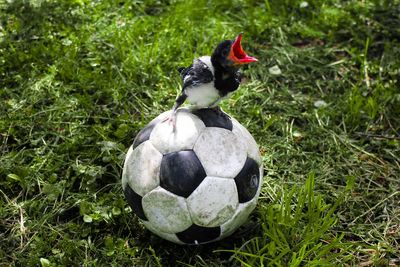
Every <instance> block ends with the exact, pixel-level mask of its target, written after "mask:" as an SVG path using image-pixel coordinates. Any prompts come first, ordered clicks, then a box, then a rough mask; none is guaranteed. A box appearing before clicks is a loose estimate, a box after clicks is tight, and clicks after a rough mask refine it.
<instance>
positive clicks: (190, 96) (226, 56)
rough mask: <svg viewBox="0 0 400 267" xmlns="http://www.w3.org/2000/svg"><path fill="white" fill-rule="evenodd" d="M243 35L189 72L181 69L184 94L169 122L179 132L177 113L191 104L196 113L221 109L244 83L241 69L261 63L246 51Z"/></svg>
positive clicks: (199, 60) (226, 42) (221, 45)
mask: <svg viewBox="0 0 400 267" xmlns="http://www.w3.org/2000/svg"><path fill="white" fill-rule="evenodd" d="M242 36H243V33H240V34H239V35H238V36H237V37H236V38H235V39H234V40H224V41H222V42H220V43H219V44H218V45H217V46H216V48H215V49H214V51H213V53H212V54H211V56H201V57H199V58H196V59H194V60H193V63H192V64H191V65H190V66H189V67H186V68H179V69H178V71H179V72H180V75H181V78H182V83H183V84H182V91H181V93H180V94H179V96H178V97H177V98H176V100H175V103H174V106H173V108H172V112H171V115H170V116H168V117H167V118H166V119H165V121H169V122H171V123H172V125H173V126H174V128H175V120H176V112H177V110H178V108H179V107H180V106H181V105H182V104H183V103H184V102H185V101H186V100H187V101H188V102H189V103H190V104H191V108H192V109H203V108H217V107H218V104H219V103H220V102H221V101H222V100H223V99H225V98H228V97H229V96H230V95H231V94H232V93H233V92H234V91H236V90H237V89H238V87H239V85H240V82H241V76H242V75H241V73H240V71H239V69H240V67H241V66H243V65H246V64H249V63H252V62H257V61H258V60H257V59H256V58H255V57H252V56H249V55H247V54H246V52H245V51H244V50H243V48H242V45H241V41H242Z"/></svg>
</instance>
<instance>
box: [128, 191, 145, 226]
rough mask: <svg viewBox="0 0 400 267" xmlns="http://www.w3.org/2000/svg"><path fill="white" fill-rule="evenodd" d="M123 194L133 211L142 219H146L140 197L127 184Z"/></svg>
mask: <svg viewBox="0 0 400 267" xmlns="http://www.w3.org/2000/svg"><path fill="white" fill-rule="evenodd" d="M124 195H125V198H126V201H127V202H128V204H129V206H131V208H132V210H133V212H134V213H135V214H136V215H137V216H138V217H139V218H140V219H142V220H144V221H147V218H146V215H145V214H144V211H143V206H142V197H141V196H140V195H138V194H136V193H135V191H133V190H132V188H131V187H130V186H129V185H128V184H127V185H126V187H125V189H124Z"/></svg>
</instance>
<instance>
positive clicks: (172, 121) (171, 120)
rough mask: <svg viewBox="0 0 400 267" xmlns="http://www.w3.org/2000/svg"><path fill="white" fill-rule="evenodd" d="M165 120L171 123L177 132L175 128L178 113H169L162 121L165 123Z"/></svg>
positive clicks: (173, 129)
mask: <svg viewBox="0 0 400 267" xmlns="http://www.w3.org/2000/svg"><path fill="white" fill-rule="evenodd" d="M164 122H166V123H168V124H169V125H171V126H172V131H173V132H175V130H176V114H175V113H173V114H171V115H169V116H168V117H166V118H165V119H164V120H163V121H162V123H164Z"/></svg>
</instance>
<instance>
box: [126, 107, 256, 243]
mask: <svg viewBox="0 0 400 267" xmlns="http://www.w3.org/2000/svg"><path fill="white" fill-rule="evenodd" d="M170 114H171V113H170V112H165V113H162V114H161V115H159V116H158V117H157V118H155V119H154V120H152V121H151V122H150V123H149V124H148V125H147V126H146V127H145V128H143V129H142V130H141V131H140V132H139V133H138V135H137V136H136V138H135V140H134V142H133V144H132V146H131V147H130V148H129V150H128V153H127V155H126V158H125V163H124V168H123V173H122V186H123V190H124V194H125V197H126V200H127V202H128V203H129V205H130V206H131V208H132V210H133V211H134V213H135V214H136V215H137V216H138V217H139V219H140V220H141V221H142V222H143V224H144V226H145V227H146V228H147V229H149V230H150V231H151V232H153V233H155V234H156V235H158V236H160V237H162V238H164V239H167V240H169V241H172V242H175V243H178V244H201V243H208V242H212V241H217V240H220V239H222V238H224V237H226V236H228V235H230V234H232V233H233V232H234V231H235V230H236V229H237V228H238V227H239V226H241V225H242V224H243V223H244V222H245V221H246V219H247V217H248V216H249V214H250V213H251V212H252V211H253V209H254V208H255V206H256V203H257V199H258V196H259V193H260V188H261V184H262V177H263V169H262V165H261V157H260V153H259V150H258V146H257V144H256V142H255V140H254V138H253V137H252V136H251V134H250V133H249V132H248V131H247V129H246V128H245V127H243V126H242V125H241V124H240V123H239V122H238V121H236V120H235V119H233V118H231V117H230V116H228V115H227V114H226V113H224V112H222V111H221V110H216V109H200V110H189V109H179V110H178V111H177V113H176V124H175V130H174V129H173V126H172V124H171V123H170V122H169V121H167V120H166V118H168V116H169V115H170Z"/></svg>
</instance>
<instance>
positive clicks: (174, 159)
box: [160, 150, 207, 197]
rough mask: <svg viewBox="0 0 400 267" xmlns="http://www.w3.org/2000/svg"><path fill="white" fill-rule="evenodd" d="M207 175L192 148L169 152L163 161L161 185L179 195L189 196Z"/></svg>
mask: <svg viewBox="0 0 400 267" xmlns="http://www.w3.org/2000/svg"><path fill="white" fill-rule="evenodd" d="M206 176H207V175H206V172H205V170H204V169H203V166H202V165H201V163H200V160H199V159H198V157H197V156H196V154H195V153H194V151H192V150H183V151H178V152H172V153H168V154H166V155H164V157H163V159H162V161H161V170H160V185H161V187H163V188H164V189H166V190H168V191H169V192H171V193H174V194H176V195H178V196H182V197H188V196H189V195H190V194H191V193H192V192H193V191H194V190H195V189H196V188H197V186H198V185H199V184H200V183H201V182H202V181H203V180H204V178H205V177H206Z"/></svg>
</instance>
